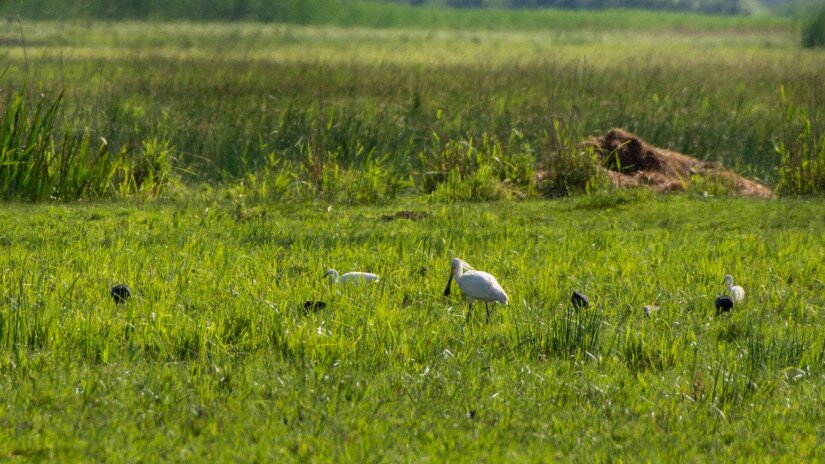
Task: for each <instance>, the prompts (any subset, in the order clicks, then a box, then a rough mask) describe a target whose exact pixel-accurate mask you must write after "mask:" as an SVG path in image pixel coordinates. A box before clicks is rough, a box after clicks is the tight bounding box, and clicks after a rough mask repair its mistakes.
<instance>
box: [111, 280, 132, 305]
mask: <svg viewBox="0 0 825 464" xmlns="http://www.w3.org/2000/svg"><path fill="white" fill-rule="evenodd" d="M109 293H110V294H111V295H112V298H114V299H115V304H121V303H126V300H128V299H129V297H130V296H132V292H130V291H129V287H127V286H126V285H123V284H120V285H115V286H114V287H112V291H111V292H109Z"/></svg>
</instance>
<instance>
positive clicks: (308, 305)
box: [304, 300, 327, 314]
mask: <svg viewBox="0 0 825 464" xmlns="http://www.w3.org/2000/svg"><path fill="white" fill-rule="evenodd" d="M326 307H327V304H326V303H324V302H323V301H312V300H307V301H306V302H304V312H305V313H307V314H309V312H310V311H320V310H322V309H324V308H326Z"/></svg>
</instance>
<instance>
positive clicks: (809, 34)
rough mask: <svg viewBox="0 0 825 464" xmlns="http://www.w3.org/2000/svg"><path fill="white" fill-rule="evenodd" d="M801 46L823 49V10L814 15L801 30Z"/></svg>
mask: <svg viewBox="0 0 825 464" xmlns="http://www.w3.org/2000/svg"><path fill="white" fill-rule="evenodd" d="M802 46H803V47H805V48H813V47H825V8H820V10H819V12H817V13H814V15H813V17H812V18H811V19H810V20H808V22H807V23H806V24H805V26H804V27H803V29H802Z"/></svg>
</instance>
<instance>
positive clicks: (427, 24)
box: [0, 0, 789, 30]
mask: <svg viewBox="0 0 825 464" xmlns="http://www.w3.org/2000/svg"><path fill="white" fill-rule="evenodd" d="M0 14H3V15H6V16H12V17H13V16H14V15H20V16H22V17H23V18H24V19H26V20H42V19H57V20H67V19H105V20H112V19H114V20H124V19H125V20H128V19H132V20H134V19H139V20H155V21H181V20H183V21H187V20H188V21H243V20H246V21H250V20H251V21H262V22H276V23H288V24H301V25H334V26H345V27H371V28H396V27H403V28H423V29H445V28H446V29H477V30H546V29H567V30H578V29H582V28H596V29H605V28H608V29H629V30H642V29H667V28H682V27H687V28H690V29H704V30H718V29H729V28H738V29H751V30H766V29H781V28H785V27H787V26H788V24H789V20H788V19H786V18H774V17H768V16H762V17H756V18H753V17H746V16H711V15H702V14H696V13H688V12H681V13H661V12H652V11H644V10H633V9H613V10H596V11H593V10H591V11H586V10H554V9H539V10H535V9H526V10H525V9H516V10H505V9H458V10H457V9H450V8H437V7H423V6H419V7H413V6H409V5H404V4H398V3H393V2H369V1H360V0H278V1H265V0H264V1H261V0H257V1H254V2H244V1H237V2H231V1H225V0H173V1H163V0H157V1H151V0H150V1H140V2H137V1H132V0H114V1H103V0H6V1H5V2H3V3H2V4H1V5H0Z"/></svg>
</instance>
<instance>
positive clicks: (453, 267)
mask: <svg viewBox="0 0 825 464" xmlns="http://www.w3.org/2000/svg"><path fill="white" fill-rule="evenodd" d="M459 269H472V266H470V265H469V264H467V263H465V262H464V261H462V260H460V259H458V258H453V259H451V260H450V272H451V274H455V273H457V272H458V270H459Z"/></svg>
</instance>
